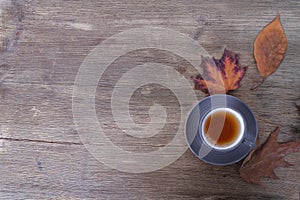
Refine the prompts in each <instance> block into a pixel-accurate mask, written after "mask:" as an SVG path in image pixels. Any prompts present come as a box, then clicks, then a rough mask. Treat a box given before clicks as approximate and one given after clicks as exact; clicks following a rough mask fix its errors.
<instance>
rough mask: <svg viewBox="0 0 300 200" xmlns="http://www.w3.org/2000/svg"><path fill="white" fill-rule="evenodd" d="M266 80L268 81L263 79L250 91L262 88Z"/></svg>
mask: <svg viewBox="0 0 300 200" xmlns="http://www.w3.org/2000/svg"><path fill="white" fill-rule="evenodd" d="M265 80H266V79H265V78H263V79H262V80H261V82H260V83H258V84H257V85H256V86H252V88H250V90H256V89H257V88H258V87H259V86H261V85H262V84H263V83H264V82H265Z"/></svg>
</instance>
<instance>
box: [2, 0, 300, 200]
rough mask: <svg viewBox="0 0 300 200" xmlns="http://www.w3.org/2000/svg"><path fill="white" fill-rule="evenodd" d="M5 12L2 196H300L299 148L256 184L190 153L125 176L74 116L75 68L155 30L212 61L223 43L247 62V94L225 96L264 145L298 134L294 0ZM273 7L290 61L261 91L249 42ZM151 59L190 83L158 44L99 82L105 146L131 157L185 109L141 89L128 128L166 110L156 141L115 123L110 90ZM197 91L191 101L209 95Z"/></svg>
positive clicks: (151, 87) (26, 6)
mask: <svg viewBox="0 0 300 200" xmlns="http://www.w3.org/2000/svg"><path fill="white" fill-rule="evenodd" d="M0 6H1V9H0V11H1V12H0V24H1V26H0V44H1V46H0V50H1V61H0V62H1V63H0V64H1V66H0V94H1V95H0V110H1V115H0V199H94V198H95V199H169V198H170V199H299V192H300V182H299V180H300V158H299V156H300V152H298V153H294V154H291V155H289V156H287V157H286V160H287V161H289V162H290V163H292V164H294V166H293V167H290V168H277V169H276V174H277V175H278V176H279V177H280V179H279V180H270V179H266V178H262V182H263V186H258V185H253V184H249V183H246V182H244V181H243V180H242V179H241V178H240V177H239V173H238V169H239V167H240V166H241V162H239V163H237V164H234V165H231V166H223V167H221V166H213V165H209V164H206V163H204V162H202V161H200V160H199V159H197V158H196V157H195V156H194V155H193V154H192V153H191V152H190V151H189V150H186V152H185V153H184V154H183V155H182V156H180V157H179V158H178V159H177V160H175V162H172V163H171V164H170V165H168V166H166V167H164V168H162V169H160V170H156V171H151V172H148V173H130V172H122V171H119V170H116V169H112V168H111V167H109V166H107V165H105V164H103V163H102V162H100V161H99V159H96V158H95V157H94V156H93V155H92V154H91V153H90V152H89V151H88V150H87V149H86V148H85V145H84V144H83V142H82V140H81V139H80V137H79V134H78V131H77V129H76V126H75V123H74V120H73V112H72V95H73V86H74V82H75V78H76V75H77V72H78V70H79V68H80V66H81V64H82V62H83V61H84V59H85V58H86V57H87V55H88V54H89V53H90V52H92V50H93V49H94V48H95V47H96V46H97V45H100V44H102V42H104V41H105V40H107V39H108V38H110V37H111V36H113V35H115V34H118V33H122V32H124V31H128V30H132V29H133V28H140V27H160V28H166V29H170V30H173V31H175V32H180V33H182V34H183V35H185V36H188V37H190V38H192V39H193V40H195V41H196V42H197V43H198V44H200V45H201V46H202V47H203V48H205V49H206V51H207V52H209V54H210V55H212V56H215V57H216V58H218V57H220V56H221V55H222V51H223V49H224V47H226V48H228V49H229V50H231V51H234V52H237V53H239V55H240V63H241V65H242V66H249V67H248V71H247V74H246V76H245V78H244V79H243V81H242V87H241V88H239V89H238V90H236V91H234V92H231V93H230V94H231V95H234V96H236V97H238V98H240V99H242V100H243V101H244V102H246V103H247V104H248V105H249V107H250V108H251V109H252V110H253V112H254V114H255V116H256V117H257V120H258V124H259V137H260V138H261V142H263V141H264V140H265V139H266V138H267V136H268V135H269V133H270V131H272V130H274V129H275V127H277V126H280V127H281V133H280V135H279V141H281V142H284V141H289V140H295V139H299V130H300V123H299V122H300V118H299V115H298V113H297V110H296V108H295V105H294V104H295V103H297V104H300V89H299V88H300V82H299V78H298V77H299V76H300V72H299V63H300V57H299V54H300V51H299V49H300V36H299V33H300V25H299V21H300V15H299V9H300V3H299V1H297V0H291V1H282V2H281V1H267V2H261V1H258V0H257V1H251V2H248V1H243V2H241V1H237V0H233V1H221V2H220V1H214V0H212V1H195V0H194V1H193V0H191V1H180V0H179V1H155V0H154V1H144V0H141V1H132V0H126V1H96V0H91V1H75V0H74V1H69V0H68V1H67V0H65V1H64V0H49V1H37V0H28V1H27V0H24V1H12V2H11V1H8V0H7V1H6V0H3V1H1V2H0ZM278 11H279V12H280V14H281V21H282V24H283V27H284V29H285V33H286V36H287V40H288V50H287V53H286V56H285V59H284V61H283V62H282V64H281V65H280V67H279V69H278V70H277V71H276V72H275V73H274V74H273V75H272V76H270V77H269V78H268V79H267V80H266V81H265V83H264V84H263V85H262V86H261V87H260V88H258V89H257V90H255V91H250V88H251V87H252V86H253V85H254V84H256V83H257V81H259V80H260V77H259V74H258V71H257V69H256V65H255V61H254V58H253V54H252V53H253V46H252V45H253V42H254V39H255V37H256V35H257V33H258V32H259V31H260V30H261V29H262V28H263V26H264V25H266V24H267V23H269V22H270V21H271V20H272V19H273V18H274V17H275V16H276V14H277V12H278ZM174 40H176V39H175V38H174ZM125 41H126V39H125ZM127 43H128V44H134V41H127ZM124 46H126V44H124ZM174 48H175V49H176V48H180V46H178V47H174ZM153 62H155V63H160V64H161V65H164V66H165V65H167V66H170V67H172V68H174V70H177V71H178V72H180V73H181V74H182V76H183V77H185V78H186V80H187V81H189V82H190V84H191V87H192V81H191V80H190V78H189V76H190V75H192V74H194V73H195V72H196V69H195V68H193V66H192V65H191V64H190V63H189V62H187V61H186V60H185V59H184V58H182V57H180V56H178V55H175V54H173V53H172V52H166V51H161V50H158V49H141V50H135V51H131V52H128V53H126V54H124V55H120V57H119V58H118V59H116V60H115V61H114V62H113V63H112V64H111V65H109V67H108V68H107V70H106V71H105V73H104V74H103V76H102V77H101V79H100V81H99V82H98V83H97V84H98V86H97V89H96V93H95V109H96V114H97V116H98V119H99V122H100V124H101V126H102V128H103V130H104V131H105V134H106V135H107V136H108V137H109V139H110V140H111V141H112V142H113V143H114V144H115V145H116V146H119V147H120V148H122V149H124V150H126V151H128V152H135V153H137V152H144V153H147V152H151V151H155V150H157V149H159V148H163V147H164V146H165V145H167V144H168V143H170V141H172V138H173V137H174V136H175V134H176V131H177V130H178V124H179V121H180V117H181V115H180V102H178V100H177V99H176V96H175V95H174V94H173V93H172V92H171V91H170V90H169V89H168V88H166V87H163V86H161V85H158V84H148V85H144V86H142V87H140V88H139V89H137V90H136V91H135V92H134V93H133V94H132V98H131V100H130V102H129V108H130V112H131V117H132V119H133V121H135V122H136V123H138V124H144V125H146V124H148V123H149V121H150V118H149V115H148V110H149V108H150V107H151V105H153V103H156V104H161V105H162V106H164V107H165V109H166V112H167V119H166V124H165V126H164V127H163V129H162V131H161V132H159V134H156V135H155V136H153V137H150V138H136V137H132V136H130V135H128V134H127V133H125V132H124V131H122V130H121V129H120V128H119V127H118V125H117V123H116V122H115V121H114V119H113V115H112V109H111V107H110V106H111V104H110V99H111V95H112V92H113V90H114V85H115V84H116V83H117V82H118V80H119V79H120V78H121V77H122V75H123V74H124V73H126V72H127V71H128V70H130V69H133V68H134V67H136V66H139V65H142V64H145V63H153ZM199 62H200V54H199ZM157 73H158V74H159V72H157ZM145 75H146V74H145V73H144V74H143V73H142V74H141V76H142V77H143V76H145ZM154 75H155V74H154ZM99 78H100V77H99ZM175 81H177V80H174V82H175ZM124 92H125V93H126V90H125V91H124ZM196 94H197V98H198V100H200V99H202V98H203V97H204V94H202V93H201V92H199V91H196ZM119 100H120V101H122V99H119ZM189 106H192V105H189ZM85 128H89V127H88V123H87V127H85ZM181 134H183V132H182V133H181ZM95 137H96V136H95ZM91 139H93V138H91ZM114 153H115V152H114V151H111V156H115V155H114ZM153 162H155V160H154V161H153ZM123 164H124V165H127V164H128V163H126V162H124V163H123ZM137 165H143V163H137Z"/></svg>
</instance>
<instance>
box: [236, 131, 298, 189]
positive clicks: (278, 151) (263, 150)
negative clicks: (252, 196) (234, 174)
mask: <svg viewBox="0 0 300 200" xmlns="http://www.w3.org/2000/svg"><path fill="white" fill-rule="evenodd" d="M278 133H279V128H278V127H277V128H276V129H275V130H274V131H273V132H272V133H271V134H270V135H269V138H268V139H267V141H266V142H265V143H264V144H263V145H262V146H260V147H259V148H258V149H257V150H256V151H255V152H254V153H253V155H252V157H251V158H250V160H249V161H248V162H246V163H244V164H243V165H242V167H241V168H240V175H241V177H242V178H243V179H244V180H245V181H247V182H252V183H256V184H260V177H262V176H264V177H269V178H272V179H278V177H277V176H276V174H275V173H274V171H273V170H274V169H275V168H277V167H289V166H292V165H291V164H290V163H288V162H286V161H285V160H284V157H285V156H286V155H287V154H290V153H294V152H297V151H298V150H299V149H300V141H292V142H286V143H277V136H278Z"/></svg>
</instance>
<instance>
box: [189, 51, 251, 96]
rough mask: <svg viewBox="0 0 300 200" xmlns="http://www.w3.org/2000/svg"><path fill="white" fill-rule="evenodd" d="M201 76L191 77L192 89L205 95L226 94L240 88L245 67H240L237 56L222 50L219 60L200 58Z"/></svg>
mask: <svg viewBox="0 0 300 200" xmlns="http://www.w3.org/2000/svg"><path fill="white" fill-rule="evenodd" d="M200 67H201V68H202V69H203V74H202V75H200V74H199V75H197V76H195V77H192V79H193V81H194V85H195V86H194V88H195V89H196V90H201V91H202V92H204V93H205V94H207V95H212V94H220V93H227V92H228V91H229V90H235V89H237V88H239V87H240V81H241V80H242V79H243V77H244V75H245V73H246V69H247V67H242V68H241V67H240V65H239V61H238V55H236V54H234V53H232V52H231V51H228V50H227V49H225V50H224V53H223V56H222V57H221V59H215V58H214V57H213V58H210V57H202V62H201V64H200Z"/></svg>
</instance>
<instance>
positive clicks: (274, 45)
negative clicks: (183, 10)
mask: <svg viewBox="0 0 300 200" xmlns="http://www.w3.org/2000/svg"><path fill="white" fill-rule="evenodd" d="M286 49H287V40H286V37H285V34H284V30H283V28H282V25H281V22H280V15H279V14H277V16H276V18H275V19H274V20H273V21H272V22H271V23H270V24H268V25H267V26H265V27H264V28H263V29H262V30H261V32H260V33H259V34H258V35H257V37H256V39H255V41H254V58H255V60H256V63H257V68H258V71H259V73H260V74H261V76H262V77H263V80H265V79H266V78H267V77H268V76H270V75H271V74H272V73H273V72H275V71H276V69H277V68H278V66H279V65H280V63H281V61H282V60H283V58H284V54H285V52H286Z"/></svg>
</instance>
